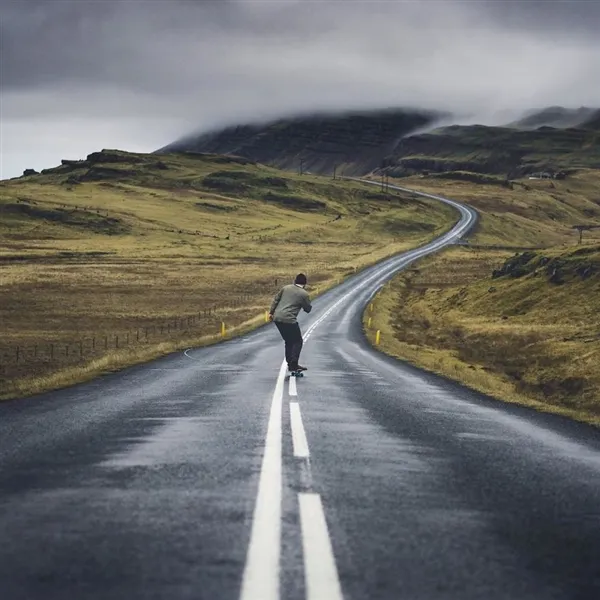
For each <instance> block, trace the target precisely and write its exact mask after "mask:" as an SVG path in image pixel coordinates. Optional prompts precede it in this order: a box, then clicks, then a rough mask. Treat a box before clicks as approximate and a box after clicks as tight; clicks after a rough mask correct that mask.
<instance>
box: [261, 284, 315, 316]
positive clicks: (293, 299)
mask: <svg viewBox="0 0 600 600" xmlns="http://www.w3.org/2000/svg"><path fill="white" fill-rule="evenodd" d="M301 308H303V309H304V311H305V312H307V313H309V312H310V311H311V310H312V305H311V303H310V297H309V295H308V292H307V291H306V290H305V289H304V288H302V287H300V286H299V285H296V284H295V283H291V284H290V285H286V286H284V287H282V288H281V290H280V291H279V292H278V293H277V295H276V296H275V298H273V303H272V304H271V310H270V313H271V314H272V315H273V321H277V322H278V323H297V319H296V317H297V316H298V313H299V312H300V309H301Z"/></svg>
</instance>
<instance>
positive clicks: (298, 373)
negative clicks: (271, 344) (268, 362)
mask: <svg viewBox="0 0 600 600" xmlns="http://www.w3.org/2000/svg"><path fill="white" fill-rule="evenodd" d="M305 370H306V369H299V370H298V369H297V370H295V371H290V377H304V371H305Z"/></svg>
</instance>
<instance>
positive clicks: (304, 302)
mask: <svg viewBox="0 0 600 600" xmlns="http://www.w3.org/2000/svg"><path fill="white" fill-rule="evenodd" d="M302 308H303V309H304V312H307V313H309V312H310V311H311V310H312V304H311V303H310V296H309V295H308V293H307V294H306V295H305V296H304V298H303V299H302Z"/></svg>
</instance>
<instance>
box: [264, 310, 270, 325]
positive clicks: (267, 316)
mask: <svg viewBox="0 0 600 600" xmlns="http://www.w3.org/2000/svg"><path fill="white" fill-rule="evenodd" d="M268 322H269V311H267V310H265V323H268Z"/></svg>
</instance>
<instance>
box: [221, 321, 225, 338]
mask: <svg viewBox="0 0 600 600" xmlns="http://www.w3.org/2000/svg"><path fill="white" fill-rule="evenodd" d="M221 336H222V337H223V336H225V323H224V322H221Z"/></svg>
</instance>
